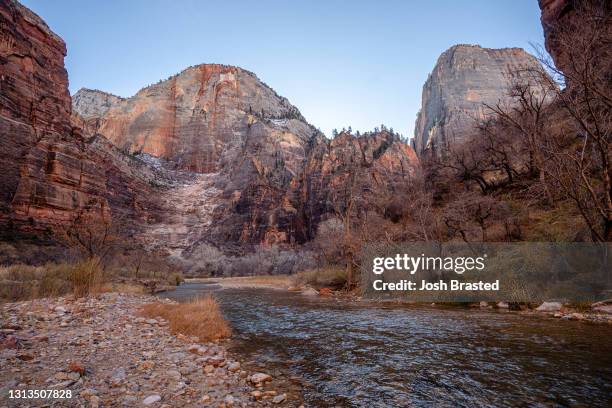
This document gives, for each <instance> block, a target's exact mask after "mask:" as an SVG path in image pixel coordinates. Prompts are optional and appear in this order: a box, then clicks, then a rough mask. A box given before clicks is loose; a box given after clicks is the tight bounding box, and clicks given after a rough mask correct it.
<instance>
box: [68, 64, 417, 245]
mask: <svg viewBox="0 0 612 408" xmlns="http://www.w3.org/2000/svg"><path fill="white" fill-rule="evenodd" d="M77 95H78V96H79V97H78V100H79V101H80V102H79V103H78V104H77V103H76V99H77V98H75V102H73V108H74V110H75V115H81V116H83V117H87V118H88V119H84V118H83V119H82V120H84V121H86V122H87V121H89V122H91V121H92V120H95V121H96V123H97V128H96V132H98V133H99V134H100V135H102V136H103V137H105V138H108V140H110V141H112V143H114V144H115V145H116V146H117V148H119V149H121V150H122V151H124V152H126V153H127V154H130V155H131V156H132V157H135V158H138V159H146V160H147V161H148V162H150V163H157V165H158V167H160V166H161V167H163V168H164V169H165V171H167V172H168V171H171V172H173V174H174V176H173V177H174V178H175V179H176V178H181V179H182V180H183V181H182V182H181V183H178V184H177V183H175V184H174V185H173V186H172V187H169V189H168V190H167V191H166V192H164V193H163V194H162V197H163V199H162V201H166V202H167V204H166V208H167V209H168V211H166V212H165V215H164V216H163V217H161V219H160V221H159V222H151V223H150V224H149V228H147V229H145V230H144V232H143V233H142V235H141V240H143V241H147V242H149V243H150V245H152V246H155V245H156V244H155V243H156V242H164V243H165V245H167V247H169V248H173V249H171V252H173V253H180V252H181V251H183V250H184V249H186V248H190V247H192V246H194V245H195V244H197V243H199V242H202V241H208V242H213V243H215V244H217V245H224V246H233V245H245V244H256V243H266V244H276V243H280V244H283V243H300V242H305V241H307V240H309V239H311V238H312V237H313V236H314V232H315V231H316V225H317V224H318V223H319V222H320V221H321V220H322V219H325V218H326V217H330V216H334V215H335V213H336V207H337V206H335V203H334V200H336V201H338V200H340V199H341V197H340V196H339V195H338V194H337V193H336V192H334V188H335V187H338V186H342V185H343V180H344V179H345V178H346V177H347V174H348V171H349V170H355V169H356V168H357V167H359V166H361V167H363V168H366V167H368V168H371V170H370V171H369V172H364V173H363V174H365V175H366V176H365V177H363V178H362V179H361V180H360V182H361V184H362V185H363V183H367V182H368V180H371V179H372V177H378V188H379V189H384V188H385V185H386V184H385V183H386V182H389V181H390V180H389V178H390V174H391V171H392V170H393V171H395V166H396V165H397V164H398V163H400V164H399V165H400V166H402V165H403V166H404V170H405V174H408V173H409V172H414V169H415V167H416V166H417V165H418V160H417V159H416V156H415V155H414V152H413V150H412V149H411V148H410V147H409V146H408V145H406V144H405V143H403V142H401V141H400V140H399V139H397V138H396V137H391V135H389V134H385V132H382V133H379V134H369V135H367V136H363V137H360V138H356V137H354V136H352V135H349V134H344V135H342V137H338V138H336V139H335V140H333V141H331V142H330V141H329V140H327V139H326V138H325V137H324V136H323V135H322V134H321V133H320V132H319V131H318V130H316V129H315V128H314V127H313V126H311V125H310V124H308V123H307V122H306V120H305V119H304V118H303V117H302V115H301V114H300V112H299V111H298V109H297V108H295V107H294V106H293V105H291V104H290V103H289V102H288V101H287V99H286V98H283V97H281V96H279V95H278V94H276V92H275V91H273V90H272V89H271V88H269V87H268V86H267V85H265V84H264V83H263V82H261V81H260V80H259V79H258V78H257V77H256V76H255V75H254V74H252V73H250V72H248V71H245V70H243V69H241V68H238V67H232V66H223V65H216V64H204V65H198V66H194V67H190V68H188V69H186V70H184V71H183V72H181V73H179V74H177V75H175V76H173V77H171V78H169V79H167V80H165V81H160V82H159V83H158V84H155V85H152V86H149V87H146V88H144V89H142V90H141V91H139V92H138V93H137V94H136V95H134V96H133V97H131V98H127V99H123V100H119V101H116V100H115V101H114V102H113V103H112V104H111V106H110V108H109V109H108V110H106V111H105V112H100V114H99V116H98V117H95V116H92V115H88V112H93V111H95V109H96V108H95V106H99V105H100V103H98V102H95V101H99V100H106V99H105V97H104V96H101V95H100V94H99V91H90V90H81V91H79V92H78V93H77ZM75 96H76V95H75ZM83 101H94V103H93V105H94V107H90V106H88V104H87V103H82V102H83ZM344 151H350V152H352V153H351V154H341V152H344ZM374 153H376V154H374ZM357 163H359V166H357ZM355 166H357V167H355ZM393 174H395V173H393ZM372 175H373V176H372ZM375 190H376V189H373V190H372V191H375ZM370 196H371V197H374V196H375V193H374V192H373V193H371V194H370ZM334 197H335V198H334Z"/></svg>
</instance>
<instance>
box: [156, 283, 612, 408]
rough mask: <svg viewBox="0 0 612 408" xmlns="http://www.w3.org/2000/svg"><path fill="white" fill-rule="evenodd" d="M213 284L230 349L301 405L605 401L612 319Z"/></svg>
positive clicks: (190, 291) (203, 288)
mask: <svg viewBox="0 0 612 408" xmlns="http://www.w3.org/2000/svg"><path fill="white" fill-rule="evenodd" d="M210 291H212V292H213V293H214V296H215V297H216V298H217V299H218V300H219V301H220V303H221V307H222V311H223V313H224V315H225V316H226V318H227V319H228V320H229V321H230V322H231V325H232V328H233V330H234V335H233V340H232V341H231V346H230V350H231V351H232V352H234V353H237V354H239V355H240V357H241V358H242V359H243V360H246V361H247V365H250V366H251V367H249V368H255V369H256V368H262V369H264V371H265V372H268V373H270V374H272V375H273V376H274V378H275V385H279V383H280V384H281V385H282V388H283V389H289V390H290V396H291V397H293V398H294V399H295V398H298V399H300V400H301V401H303V402H304V404H305V406H306V407H335V406H342V407H345V406H346V407H412V406H415V407H431V406H436V407H438V406H440V407H481V406H482V407H485V406H486V407H490V406H496V407H511V406H512V407H516V406H521V407H527V406H529V407H551V406H553V407H557V406H559V407H566V406H567V407H574V406H575V407H598V406H601V407H610V406H612V327H611V326H610V325H596V324H591V323H585V322H575V321H559V320H556V319H548V318H541V317H530V316H521V315H518V314H515V313H512V312H495V311H480V310H466V309H457V308H441V307H424V306H407V305H397V304H393V305H388V304H381V303H361V302H360V303H355V302H347V301H338V300H334V299H329V298H318V297H314V298H309V297H305V296H302V295H300V294H296V293H290V292H284V291H275V290H261V289H223V290H221V289H220V288H219V287H218V286H217V285H210V284H197V283H188V284H184V285H181V286H180V287H179V288H178V289H177V290H176V291H175V292H169V293H165V294H164V296H168V297H171V298H175V299H178V300H186V299H189V298H193V297H195V296H200V295H203V294H204V293H206V292H210Z"/></svg>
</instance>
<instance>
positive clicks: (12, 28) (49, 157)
mask: <svg viewBox="0 0 612 408" xmlns="http://www.w3.org/2000/svg"><path fill="white" fill-rule="evenodd" d="M65 54H66V46H65V44H64V42H63V41H62V39H61V38H59V37H58V36H57V35H56V34H54V33H53V32H52V31H51V30H50V29H49V27H48V26H47V25H46V24H45V23H44V21H42V20H41V19H40V18H39V17H38V16H37V15H35V14H34V13H32V12H31V11H30V10H28V9H27V8H25V7H23V6H21V5H20V4H19V3H17V2H16V1H13V0H5V1H1V2H0V151H1V152H2V160H0V174H2V183H1V187H0V222H1V223H2V225H3V227H4V230H5V231H6V230H7V229H12V228H13V227H14V226H15V225H19V226H21V227H22V228H25V229H30V230H40V229H47V228H48V227H49V226H50V225H52V224H54V223H57V222H63V221H65V220H67V219H69V218H70V216H71V214H73V213H74V212H75V211H76V210H77V209H78V208H81V207H83V206H86V205H95V206H97V207H99V208H100V209H101V211H102V212H104V211H105V210H104V208H105V206H106V202H105V199H104V190H105V186H104V177H103V174H102V173H101V169H100V168H99V167H98V166H97V165H96V164H95V163H94V162H93V161H92V160H91V159H90V158H89V157H88V156H87V155H86V154H85V153H84V148H85V145H84V140H83V139H82V137H81V135H80V132H79V130H78V129H73V128H72V126H71V119H70V115H71V98H70V94H69V92H68V75H67V73H66V70H65V68H64V56H65Z"/></svg>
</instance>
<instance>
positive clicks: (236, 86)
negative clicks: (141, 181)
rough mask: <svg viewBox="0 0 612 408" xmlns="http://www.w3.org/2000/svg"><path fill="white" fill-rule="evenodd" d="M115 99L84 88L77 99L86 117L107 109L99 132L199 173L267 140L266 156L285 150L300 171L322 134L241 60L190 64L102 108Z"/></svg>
mask: <svg viewBox="0 0 612 408" xmlns="http://www.w3.org/2000/svg"><path fill="white" fill-rule="evenodd" d="M77 96H78V98H77ZM108 98H109V97H108V96H107V98H106V99H104V98H100V94H99V93H98V92H96V91H88V90H81V91H79V93H78V94H77V95H75V100H74V102H73V106H74V109H75V111H77V112H78V113H79V114H81V116H83V117H84V118H88V117H87V116H86V114H88V113H91V112H94V111H100V113H101V115H99V116H100V117H101V120H100V128H99V129H98V131H99V133H100V134H102V135H104V136H105V137H107V138H108V139H109V140H110V141H112V142H113V143H114V144H115V145H116V146H118V147H119V148H121V149H124V150H125V151H127V152H130V153H148V154H150V155H153V156H155V157H159V158H162V159H166V160H168V161H170V162H172V163H174V164H175V166H176V167H177V168H180V169H184V170H188V171H193V172H196V173H211V172H215V171H218V170H219V169H220V168H221V167H222V166H224V165H226V164H227V163H233V162H236V161H237V158H238V157H239V156H243V155H244V153H251V152H252V151H253V150H259V149H260V148H261V146H265V147H266V148H268V150H269V151H267V152H258V153H259V155H261V153H264V154H268V153H269V154H281V156H282V157H280V156H279V158H282V159H284V160H285V161H286V165H287V166H286V167H287V169H288V170H289V171H293V172H294V171H295V170H296V169H295V168H294V164H297V163H299V161H300V159H302V158H303V156H304V154H305V151H304V150H305V146H306V144H307V143H308V142H309V140H310V139H311V138H312V137H313V136H314V135H315V133H316V131H315V129H313V128H312V127H311V126H309V125H308V124H307V123H306V121H305V120H304V118H303V117H302V115H301V114H300V112H299V111H298V110H297V108H295V107H294V106H292V105H291V104H290V103H289V102H288V101H287V99H285V98H282V97H280V96H278V95H277V94H276V93H275V92H274V91H273V90H272V89H271V88H269V87H268V86H266V85H265V84H263V83H262V82H261V81H260V80H259V79H258V78H257V77H256V76H255V75H254V74H252V73H250V72H248V71H245V70H243V69H240V68H237V67H231V66H223V65H216V64H203V65H198V66H194V67H190V68H188V69H186V70H184V71H183V72H181V73H179V74H178V75H175V76H173V77H171V78H169V79H167V80H165V81H161V82H159V83H158V84H156V85H152V86H149V87H146V88H144V89H142V90H141V91H139V92H138V93H137V94H136V95H134V96H133V97H131V98H128V99H126V100H123V101H119V102H116V101H115V103H114V104H112V105H111V106H109V109H108V111H106V112H102V110H103V109H99V105H100V103H99V102H98V101H99V100H100V99H103V100H106V101H108V100H109V99H108ZM77 101H80V102H82V103H80V104H79V105H77ZM86 101H92V102H94V104H95V105H94V106H89V105H88V104H87V103H85V102H86ZM90 117H91V116H90ZM268 145H270V146H268Z"/></svg>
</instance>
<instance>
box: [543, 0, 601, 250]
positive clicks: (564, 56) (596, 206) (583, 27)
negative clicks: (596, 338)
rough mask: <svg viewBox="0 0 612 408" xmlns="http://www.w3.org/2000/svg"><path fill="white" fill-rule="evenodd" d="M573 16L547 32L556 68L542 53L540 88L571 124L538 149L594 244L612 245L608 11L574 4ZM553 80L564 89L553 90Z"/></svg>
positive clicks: (595, 5) (595, 4)
mask: <svg viewBox="0 0 612 408" xmlns="http://www.w3.org/2000/svg"><path fill="white" fill-rule="evenodd" d="M575 3H576V4H575V5H574V15H573V17H572V18H571V19H566V20H564V21H563V24H557V25H555V26H553V27H551V30H552V38H554V46H555V47H556V48H558V49H560V50H562V52H560V53H559V55H558V57H557V59H558V61H557V62H558V65H559V66H558V67H557V66H555V64H554V63H553V61H552V60H551V59H550V57H548V56H547V55H546V54H545V53H544V52H540V60H541V62H542V64H543V65H544V66H545V67H546V69H547V70H548V71H549V72H550V73H551V74H552V75H551V76H548V75H542V74H540V75H539V77H538V78H539V80H540V83H542V84H546V85H548V86H549V87H550V89H554V90H555V102H556V104H557V106H559V107H560V109H561V110H562V111H563V112H564V113H565V114H567V115H568V116H569V117H570V118H571V119H572V120H573V121H574V123H575V129H576V130H573V129H569V130H568V129H560V130H559V131H558V133H559V134H558V135H557V137H556V138H555V139H554V140H552V141H548V143H546V144H544V146H543V147H542V150H543V151H544V153H545V154H546V155H547V156H548V157H549V158H550V162H551V165H550V166H549V170H548V173H549V175H550V177H551V178H553V180H554V182H555V183H554V184H555V187H557V189H558V190H559V191H560V193H561V194H562V195H563V196H564V197H566V198H569V199H570V200H572V202H574V204H575V206H576V208H577V209H578V211H579V212H580V214H581V215H582V217H583V219H584V220H585V223H586V224H587V226H588V228H589V230H590V232H591V236H592V238H593V239H594V240H596V241H608V242H609V241H612V147H611V146H610V142H611V140H610V138H611V132H612V86H611V85H612V45H611V44H612V12H611V9H612V6H610V3H609V2H605V1H596V0H591V1H577V2H575ZM554 81H558V82H560V83H561V84H562V85H563V86H562V87H553V86H552V85H553V82H554Z"/></svg>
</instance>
